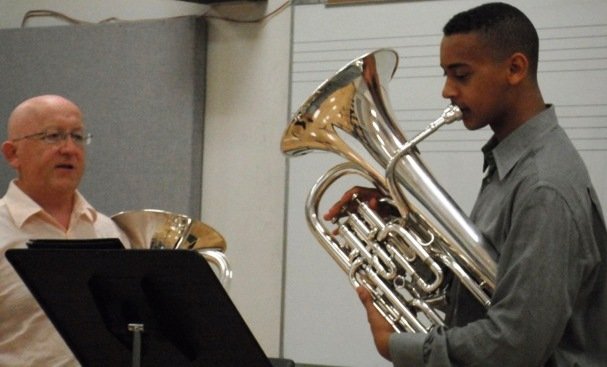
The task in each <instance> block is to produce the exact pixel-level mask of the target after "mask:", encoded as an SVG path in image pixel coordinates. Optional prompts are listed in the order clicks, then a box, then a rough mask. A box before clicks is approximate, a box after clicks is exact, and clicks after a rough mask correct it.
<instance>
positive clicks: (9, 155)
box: [2, 140, 19, 169]
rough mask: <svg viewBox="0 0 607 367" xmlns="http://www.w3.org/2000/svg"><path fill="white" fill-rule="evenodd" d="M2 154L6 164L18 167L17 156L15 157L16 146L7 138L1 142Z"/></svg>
mask: <svg viewBox="0 0 607 367" xmlns="http://www.w3.org/2000/svg"><path fill="white" fill-rule="evenodd" d="M2 155H3V156H4V159H6V161H7V162H8V164H9V165H10V166H11V167H13V168H15V169H17V168H19V158H18V157H17V147H16V146H15V144H14V143H13V142H12V141H10V140H7V141H5V142H4V143H2Z"/></svg>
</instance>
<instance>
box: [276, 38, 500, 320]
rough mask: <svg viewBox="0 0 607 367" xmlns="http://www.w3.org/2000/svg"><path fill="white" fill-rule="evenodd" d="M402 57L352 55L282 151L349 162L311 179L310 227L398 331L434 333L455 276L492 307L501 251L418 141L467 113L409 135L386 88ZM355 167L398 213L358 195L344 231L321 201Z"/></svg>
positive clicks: (306, 109)
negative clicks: (330, 222)
mask: <svg viewBox="0 0 607 367" xmlns="http://www.w3.org/2000/svg"><path fill="white" fill-rule="evenodd" d="M397 65H398V54H397V53H396V52H395V51H393V50H390V49H380V50H377V51H374V52H371V53H368V54H365V55H363V56H361V57H359V58H357V59H355V60H353V61H351V62H350V63H348V64H347V65H346V66H344V67H343V68H342V69H340V70H339V71H338V72H337V73H336V74H335V75H334V76H333V77H332V78H330V79H327V80H326V81H325V82H323V83H322V84H321V85H320V86H319V87H318V88H317V89H316V90H315V91H314V92H313V94H312V95H311V96H310V97H309V98H308V99H307V100H306V101H305V102H304V103H303V105H302V106H301V107H300V108H299V110H298V111H297V112H296V113H295V114H294V117H293V119H292V120H291V122H290V124H289V125H288V127H287V129H286V131H285V133H284V135H283V139H282V142H281V149H282V151H283V152H284V153H285V154H287V155H299V154H305V153H308V152H310V151H313V150H323V151H329V152H333V153H337V154H339V155H340V156H342V157H344V158H345V159H346V160H347V161H348V162H347V163H343V164H341V165H338V166H336V167H334V168H332V169H330V170H329V171H328V172H327V173H325V174H324V175H323V176H322V177H321V178H320V179H319V180H318V181H317V182H316V184H315V185H314V186H313V187H312V190H311V192H310V194H309V196H308V199H307V202H306V218H307V220H308V225H309V227H310V229H311V230H312V233H313V234H314V235H315V237H316V238H317V240H318V241H319V242H320V243H321V245H322V246H323V247H324V248H325V250H327V251H328V252H329V254H330V255H331V256H332V257H333V259H334V260H335V261H336V262H337V263H338V264H339V265H340V267H341V268H342V269H343V270H344V271H345V272H346V273H347V274H348V275H349V277H350V280H351V282H352V284H353V285H354V286H360V285H363V286H365V287H367V288H368V289H369V290H370V291H371V293H372V295H373V296H374V299H375V302H374V304H375V306H376V307H377V308H378V310H379V311H380V312H381V313H382V314H383V315H384V317H385V318H386V319H387V320H388V321H389V322H390V323H391V324H392V325H393V326H394V328H395V330H397V331H411V332H427V331H428V330H430V329H431V328H432V327H434V326H436V325H443V324H444V323H443V320H444V317H443V315H442V314H441V312H440V311H439V310H437V309H436V308H438V307H437V306H436V305H437V304H439V302H438V301H437V300H438V299H442V298H443V296H444V293H445V291H446V287H448V285H449V279H451V276H450V275H453V276H455V277H457V278H458V279H459V281H460V282H461V283H462V284H463V285H464V286H466V287H467V288H468V289H469V290H470V291H471V293H472V294H473V295H474V296H475V297H476V298H477V299H478V300H479V302H480V303H482V304H483V305H485V306H487V307H489V305H490V297H491V294H492V292H493V290H494V289H495V273H496V263H495V254H494V251H493V249H492V247H491V246H490V245H489V244H488V243H487V242H486V240H485V238H484V237H483V235H482V234H481V233H480V231H479V230H478V229H477V228H476V227H475V226H474V224H473V223H472V222H471V221H470V219H469V218H468V217H467V216H466V215H465V214H464V213H463V211H462V210H461V209H460V208H459V206H458V205H457V204H456V203H455V202H454V200H453V199H451V197H450V196H449V195H448V194H447V193H446V192H445V190H444V189H443V188H442V187H441V186H440V185H439V184H438V182H437V181H436V180H435V179H434V177H433V176H432V175H431V174H430V172H429V170H428V169H427V168H426V166H425V164H424V163H423V161H422V159H421V157H420V154H419V151H418V149H417V144H418V143H419V142H420V141H422V140H423V139H425V138H426V137H428V136H429V135H431V134H432V133H433V132H434V131H436V130H437V129H438V128H440V127H441V126H442V125H443V124H448V123H451V122H453V121H456V120H458V119H461V112H460V111H459V109H458V108H457V107H455V106H449V107H448V108H447V109H445V111H444V112H443V114H442V115H441V116H440V117H439V118H438V119H437V120H436V121H434V122H432V123H430V124H429V126H428V127H427V128H426V129H425V130H424V131H422V132H421V133H420V134H419V135H417V136H416V137H414V138H413V139H411V140H407V139H406V138H405V135H404V134H403V133H402V132H401V131H400V130H399V128H398V127H397V123H396V120H395V119H394V117H393V112H392V107H391V105H390V99H389V96H388V89H387V86H388V83H389V82H390V80H391V79H392V77H393V75H394V73H395V72H396V70H397ZM342 133H346V134H349V135H350V136H352V137H353V138H354V139H356V140H357V141H358V142H359V143H360V144H361V145H362V146H363V147H364V149H365V150H366V151H367V153H368V154H369V155H370V156H371V157H372V158H373V159H374V160H375V161H376V162H375V163H376V164H375V165H374V164H371V163H370V162H367V161H365V159H363V158H362V155H361V154H359V153H358V152H356V151H355V150H354V149H353V148H352V147H351V146H350V145H348V144H347V143H346V142H345V141H344V140H343V139H342V138H341V136H340V134H342ZM378 166H379V167H381V168H383V169H384V170H385V172H380V169H378V168H376V167H378ZM349 174H355V175H360V176H362V177H364V178H366V179H367V180H369V181H371V183H372V184H373V185H375V186H376V187H377V188H378V189H379V190H380V191H382V192H383V193H384V194H386V195H387V196H388V197H389V199H390V201H391V202H392V203H393V205H394V207H395V208H396V209H397V210H398V212H399V213H400V216H399V217H400V218H389V219H387V218H382V217H380V216H379V215H377V213H375V212H373V211H372V210H370V209H369V208H368V206H366V205H365V204H364V203H361V204H360V205H359V206H358V210H357V211H356V212H352V213H348V215H347V216H346V217H345V219H342V220H341V221H340V222H339V223H338V228H339V235H334V234H333V232H334V230H333V229H329V228H327V225H326V223H323V221H321V220H320V219H319V218H320V217H319V214H318V207H319V203H320V201H321V199H322V195H323V194H324V192H325V190H326V189H327V188H328V187H329V186H330V185H331V184H332V183H333V182H334V181H336V180H337V179H339V178H341V177H342V176H344V175H349Z"/></svg>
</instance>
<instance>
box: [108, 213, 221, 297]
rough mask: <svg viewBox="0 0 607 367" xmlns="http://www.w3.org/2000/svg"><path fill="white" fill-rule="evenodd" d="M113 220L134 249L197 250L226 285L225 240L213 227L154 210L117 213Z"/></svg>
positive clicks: (186, 217) (184, 217)
mask: <svg viewBox="0 0 607 367" xmlns="http://www.w3.org/2000/svg"><path fill="white" fill-rule="evenodd" d="M112 220H113V221H114V222H115V223H116V224H117V225H118V227H120V229H122V231H123V232H124V233H125V234H126V235H127V237H128V238H129V241H130V242H131V248H133V249H171V250H195V251H198V252H199V253H200V254H201V255H202V256H203V257H204V258H205V259H206V260H207V262H209V263H210V264H211V265H213V266H214V267H215V269H216V271H215V273H216V274H217V277H218V278H219V280H220V281H221V283H222V284H223V285H224V287H226V288H228V286H229V283H230V280H231V279H232V270H231V268H230V264H229V262H228V259H227V257H226V255H225V250H226V242H225V240H224V238H223V237H222V236H221V234H219V233H218V232H217V231H216V230H215V229H213V228H212V227H210V226H209V225H207V224H205V223H203V222H201V221H198V220H194V219H192V218H190V217H188V216H186V215H183V214H176V213H171V212H167V211H163V210H156V209H143V210H134V211H125V212H120V213H118V214H115V215H113V216H112Z"/></svg>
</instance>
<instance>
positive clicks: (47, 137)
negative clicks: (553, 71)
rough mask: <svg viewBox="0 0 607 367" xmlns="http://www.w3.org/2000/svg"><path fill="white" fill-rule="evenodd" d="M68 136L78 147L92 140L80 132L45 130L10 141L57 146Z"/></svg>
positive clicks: (88, 135)
mask: <svg viewBox="0 0 607 367" xmlns="http://www.w3.org/2000/svg"><path fill="white" fill-rule="evenodd" d="M68 136H69V137H70V138H72V141H73V142H74V143H76V144H77V145H80V146H82V145H89V144H90V143H91V139H92V138H93V135H91V134H85V133H84V132H82V131H71V132H67V131H64V130H59V129H47V130H44V131H41V132H39V133H35V134H30V135H26V136H22V137H20V138H17V139H13V140H12V141H13V142H17V141H19V140H24V139H38V140H42V141H44V142H45V143H47V144H59V143H62V142H64V141H66V140H67V137H68Z"/></svg>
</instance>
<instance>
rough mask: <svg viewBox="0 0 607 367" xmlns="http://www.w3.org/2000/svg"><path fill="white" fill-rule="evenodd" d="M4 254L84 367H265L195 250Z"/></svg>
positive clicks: (261, 355) (18, 251) (17, 251)
mask: <svg viewBox="0 0 607 367" xmlns="http://www.w3.org/2000/svg"><path fill="white" fill-rule="evenodd" d="M6 257H7V259H8V260H9V261H10V263H11V264H12V265H13V267H14V268H15V269H16V271H17V273H18V274H19V276H20V277H21V278H22V279H23V281H24V282H25V284H26V285H27V286H28V288H29V289H30V291H31V292H32V294H33V295H34V297H35V298H36V300H37V301H38V303H39V304H40V305H41V307H42V309H43V310H44V311H45V312H46V314H47V315H48V317H49V319H50V320H51V321H52V323H53V324H54V326H55V327H56V328H57V330H58V331H59V333H60V334H61V336H62V337H63V339H64V340H65V342H66V344H67V345H68V346H69V347H70V349H71V350H72V352H73V353H74V355H75V356H76V358H77V359H78V361H79V362H80V363H81V364H82V365H83V366H85V367H89V366H90V367H94V366H104V367H105V366H132V365H136V364H138V363H140V364H141V366H143V367H148V366H149V367H157V366H158V367H160V366H162V367H166V366H170V367H177V366H205V367H242V366H247V367H257V366H259V367H271V363H270V361H269V360H268V358H267V357H266V356H265V354H264V352H263V350H262V349H261V347H260V346H259V344H258V342H257V340H256V339H255V337H254V336H253V334H252V333H251V331H250V329H249V328H248V326H247V325H246V323H245V322H244V320H243V319H242V317H241V315H240V314H239V312H238V310H237V309H236V307H235V306H234V304H233V303H232V301H231V299H230V298H229V296H228V294H227V293H226V292H225V290H224V288H223V286H222V285H221V284H220V283H219V280H218V279H217V277H216V276H215V274H214V273H213V270H212V269H211V268H210V267H209V264H208V263H207V262H206V261H205V260H204V258H203V257H202V256H201V255H200V254H198V253H197V252H196V251H191V250H100V249H87V250H82V249H35V250H34V249H12V250H8V251H7V252H6ZM141 324H142V325H143V332H142V333H139V332H138V331H137V329H138V328H139V326H138V325H141ZM139 349H140V350H139Z"/></svg>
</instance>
